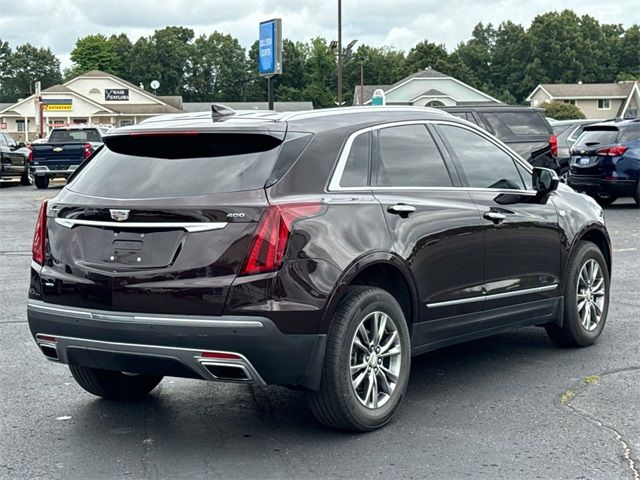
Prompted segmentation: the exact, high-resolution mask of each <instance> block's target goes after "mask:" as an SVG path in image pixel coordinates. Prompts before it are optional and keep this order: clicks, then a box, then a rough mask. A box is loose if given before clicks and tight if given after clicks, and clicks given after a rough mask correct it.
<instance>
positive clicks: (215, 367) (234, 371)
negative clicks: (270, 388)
mask: <svg viewBox="0 0 640 480" xmlns="http://www.w3.org/2000/svg"><path fill="white" fill-rule="evenodd" d="M200 365H202V367H203V368H204V369H205V370H206V371H207V372H209V375H211V377H212V378H213V379H214V380H216V381H218V382H232V383H248V382H253V377H252V376H251V374H250V373H249V371H248V370H247V368H246V367H245V366H244V365H241V364H239V363H226V362H225V363H218V362H200Z"/></svg>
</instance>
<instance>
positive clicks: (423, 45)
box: [405, 40, 449, 75]
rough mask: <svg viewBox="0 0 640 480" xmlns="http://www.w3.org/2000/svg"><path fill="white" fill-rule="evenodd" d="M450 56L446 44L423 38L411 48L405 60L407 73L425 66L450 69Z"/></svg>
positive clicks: (442, 69)
mask: <svg viewBox="0 0 640 480" xmlns="http://www.w3.org/2000/svg"><path fill="white" fill-rule="evenodd" d="M448 58H449V55H448V54H447V51H446V50H445V48H444V45H442V44H440V45H438V44H435V43H431V42H429V41H427V40H423V41H422V42H420V43H418V44H416V45H415V46H414V47H413V48H412V49H411V50H409V53H408V54H407V58H406V61H405V74H406V75H410V74H412V73H416V72H418V71H420V70H424V69H425V68H433V69H434V70H439V71H443V72H444V70H447V69H448V68H447V67H448Z"/></svg>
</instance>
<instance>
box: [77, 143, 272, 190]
mask: <svg viewBox="0 0 640 480" xmlns="http://www.w3.org/2000/svg"><path fill="white" fill-rule="evenodd" d="M280 143H281V141H280V140H279V139H277V138H274V137H271V136H269V135H258V134H198V135H162V136H156V135H152V136H139V137H129V136H120V137H111V138H108V139H107V144H106V146H105V147H104V148H103V149H102V150H100V152H98V153H97V154H96V156H95V157H94V158H93V159H91V161H90V162H89V163H88V164H86V165H85V166H83V168H82V170H81V171H80V172H79V173H78V175H77V176H76V177H75V178H74V179H73V181H72V182H71V184H70V185H69V187H68V188H69V189H70V190H72V191H74V192H78V193H81V194H85V195H93V196H97V197H106V198H163V197H183V196H193V195H207V194H212V193H224V192H235V191H241V190H254V189H259V188H263V187H264V185H265V182H266V180H267V178H268V177H269V174H270V173H271V171H272V169H273V166H274V164H275V162H276V159H277V156H278V152H279V146H280Z"/></svg>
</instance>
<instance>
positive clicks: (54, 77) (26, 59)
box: [2, 43, 62, 101]
mask: <svg viewBox="0 0 640 480" xmlns="http://www.w3.org/2000/svg"><path fill="white" fill-rule="evenodd" d="M6 72H7V73H6V74H5V75H6V76H5V77H4V79H3V89H2V96H3V97H4V98H6V99H7V101H16V100H17V99H18V98H24V97H27V96H29V95H31V94H33V93H34V92H35V90H34V89H35V82H37V81H40V82H41V85H42V89H43V90H44V89H45V88H48V87H50V86H52V85H55V84H57V83H61V82H62V74H61V73H60V60H58V58H57V57H56V56H55V55H54V54H53V52H51V50H50V49H48V48H36V47H34V46H33V45H31V44H29V43H25V44H24V45H20V46H19V47H17V48H16V49H15V51H14V52H13V53H12V54H11V56H10V57H9V61H8V65H7V70H6Z"/></svg>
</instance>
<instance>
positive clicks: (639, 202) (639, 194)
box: [633, 180, 640, 208]
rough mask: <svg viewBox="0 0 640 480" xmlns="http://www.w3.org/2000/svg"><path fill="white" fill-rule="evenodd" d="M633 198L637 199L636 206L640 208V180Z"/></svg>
mask: <svg viewBox="0 0 640 480" xmlns="http://www.w3.org/2000/svg"><path fill="white" fill-rule="evenodd" d="M633 199H634V200H635V201H636V207H638V208H640V180H638V183H636V191H635V193H634V195H633Z"/></svg>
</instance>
